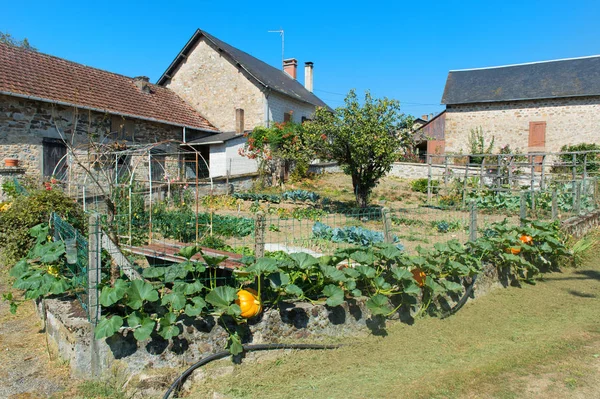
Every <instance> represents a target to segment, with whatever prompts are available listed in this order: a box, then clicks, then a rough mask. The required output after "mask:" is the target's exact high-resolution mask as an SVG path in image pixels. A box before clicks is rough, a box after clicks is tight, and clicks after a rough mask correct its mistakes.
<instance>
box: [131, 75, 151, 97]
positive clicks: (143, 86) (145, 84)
mask: <svg viewBox="0 0 600 399" xmlns="http://www.w3.org/2000/svg"><path fill="white" fill-rule="evenodd" d="M149 82H150V78H149V77H148V76H136V77H135V78H133V83H135V85H136V86H137V88H138V89H140V90H141V91H143V92H144V93H150V84H149Z"/></svg>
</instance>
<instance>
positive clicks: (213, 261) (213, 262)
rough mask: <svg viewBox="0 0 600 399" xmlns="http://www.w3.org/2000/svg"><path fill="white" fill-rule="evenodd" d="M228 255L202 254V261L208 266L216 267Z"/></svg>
mask: <svg viewBox="0 0 600 399" xmlns="http://www.w3.org/2000/svg"><path fill="white" fill-rule="evenodd" d="M228 258H229V257H228V256H225V255H222V256H209V255H202V259H204V261H205V262H206V264H207V265H208V266H210V267H217V266H219V265H220V264H221V263H222V262H224V261H226V260H227V259H228Z"/></svg>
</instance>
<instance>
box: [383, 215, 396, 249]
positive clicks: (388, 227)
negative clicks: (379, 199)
mask: <svg viewBox="0 0 600 399" xmlns="http://www.w3.org/2000/svg"><path fill="white" fill-rule="evenodd" d="M381 219H382V220H383V232H384V240H385V242H387V243H389V244H392V243H393V242H394V235H393V234H392V217H391V216H390V208H388V207H385V208H383V209H381Z"/></svg>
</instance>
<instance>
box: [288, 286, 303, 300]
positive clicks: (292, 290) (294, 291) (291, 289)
mask: <svg viewBox="0 0 600 399" xmlns="http://www.w3.org/2000/svg"><path fill="white" fill-rule="evenodd" d="M285 292H286V293H288V294H290V295H294V296H297V297H301V296H302V295H304V291H302V288H300V287H298V286H297V285H296V284H290V285H288V286H286V287H285Z"/></svg>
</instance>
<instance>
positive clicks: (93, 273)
mask: <svg viewBox="0 0 600 399" xmlns="http://www.w3.org/2000/svg"><path fill="white" fill-rule="evenodd" d="M101 253H102V239H101V237H100V220H99V217H98V215H97V214H93V215H91V216H90V218H89V227H88V271H87V280H88V286H87V289H88V314H89V318H90V322H91V323H92V324H93V325H96V324H97V323H98V319H99V318H100V306H99V303H98V283H99V282H100V268H101V265H102V263H101Z"/></svg>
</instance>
